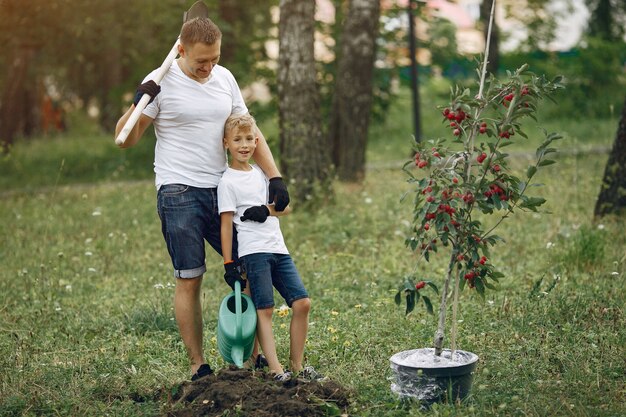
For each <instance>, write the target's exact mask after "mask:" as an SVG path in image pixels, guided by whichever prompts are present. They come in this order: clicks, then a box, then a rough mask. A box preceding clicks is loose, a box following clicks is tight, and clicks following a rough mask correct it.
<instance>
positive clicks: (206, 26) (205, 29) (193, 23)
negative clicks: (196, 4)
mask: <svg viewBox="0 0 626 417" xmlns="http://www.w3.org/2000/svg"><path fill="white" fill-rule="evenodd" d="M221 39H222V32H221V31H220V28H218V27H217V25H216V24H215V23H213V21H212V20H211V19H209V18H208V17H195V18H193V19H191V20H188V21H187V22H185V23H184V24H183V27H182V29H181V30H180V43H182V44H183V45H186V46H191V45H194V44H196V43H198V42H202V43H205V44H207V45H214V44H215V42H217V41H219V40H221Z"/></svg>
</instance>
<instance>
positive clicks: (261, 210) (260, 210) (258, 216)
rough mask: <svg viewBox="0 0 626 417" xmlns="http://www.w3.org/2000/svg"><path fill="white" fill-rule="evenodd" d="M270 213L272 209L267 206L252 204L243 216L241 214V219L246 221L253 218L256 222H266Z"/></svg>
mask: <svg viewBox="0 0 626 417" xmlns="http://www.w3.org/2000/svg"><path fill="white" fill-rule="evenodd" d="M283 210H284V208H283ZM269 215H270V209H268V208H267V206H265V205H263V206H252V207H250V208H248V209H246V211H244V212H243V216H241V221H242V222H245V221H246V220H252V221H255V222H259V223H263V222H265V220H267V216H269Z"/></svg>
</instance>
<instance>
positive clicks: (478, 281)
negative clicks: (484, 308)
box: [474, 277, 485, 299]
mask: <svg viewBox="0 0 626 417" xmlns="http://www.w3.org/2000/svg"><path fill="white" fill-rule="evenodd" d="M474 285H475V286H476V292H478V294H479V295H480V296H481V297H482V298H483V299H484V298H485V284H484V283H483V280H482V278H480V277H476V278H474Z"/></svg>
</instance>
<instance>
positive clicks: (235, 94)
mask: <svg viewBox="0 0 626 417" xmlns="http://www.w3.org/2000/svg"><path fill="white" fill-rule="evenodd" d="M156 72H157V70H155V71H153V72H152V73H150V74H149V75H148V76H147V77H146V78H145V79H144V82H146V81H148V80H151V79H153V78H154V76H155V74H156ZM247 112H248V108H247V107H246V104H245V102H244V100H243V97H242V95H241V90H239V86H238V85H237V81H236V80H235V77H233V75H232V73H231V72H230V71H229V70H227V69H226V68H224V67H222V66H219V65H216V66H215V67H214V68H213V70H212V71H211V76H210V78H209V79H208V80H207V82H205V83H204V84H202V83H199V82H197V81H195V80H193V79H191V78H189V77H188V76H187V75H185V73H184V72H183V71H182V70H181V69H180V67H179V66H178V62H177V61H174V62H173V63H172V66H171V67H170V69H169V71H168V72H167V74H165V77H164V78H163V80H162V81H161V92H160V93H159V94H158V95H157V96H156V98H155V99H154V101H153V102H152V103H150V104H149V105H148V106H147V107H146V109H145V110H144V111H143V114H145V115H146V116H149V117H150V118H152V119H154V121H153V124H154V130H155V133H156V137H157V141H156V146H155V149H154V173H155V183H156V187H157V189H158V188H160V187H161V185H164V184H185V185H191V186H194V187H201V188H211V187H217V184H218V183H219V180H220V177H221V176H222V173H223V172H224V171H225V170H226V168H227V167H228V165H227V160H226V151H225V150H224V145H223V138H224V123H225V122H226V119H227V118H228V116H230V115H231V114H243V113H247Z"/></svg>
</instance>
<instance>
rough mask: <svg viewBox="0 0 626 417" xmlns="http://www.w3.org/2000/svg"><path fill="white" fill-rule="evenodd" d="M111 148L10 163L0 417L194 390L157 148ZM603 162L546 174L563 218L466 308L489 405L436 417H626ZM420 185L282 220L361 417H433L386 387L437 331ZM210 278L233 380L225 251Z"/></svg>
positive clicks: (614, 244) (376, 154)
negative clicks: (395, 363) (419, 227)
mask: <svg viewBox="0 0 626 417" xmlns="http://www.w3.org/2000/svg"><path fill="white" fill-rule="evenodd" d="M394 112H395V113H393V114H392V115H391V116H390V120H389V122H388V126H397V130H395V131H393V132H387V134H385V135H384V136H383V135H382V132H383V131H385V129H384V128H381V127H375V128H374V130H376V129H381V130H379V132H380V133H381V134H380V135H373V136H372V142H371V145H370V149H369V151H368V155H369V156H370V160H374V161H376V160H378V161H383V162H384V161H390V160H391V161H395V160H398V159H403V158H405V157H406V155H408V153H409V147H410V143H409V142H410V140H409V142H407V140H406V138H405V137H403V136H407V135H405V134H404V132H402V129H401V128H400V127H399V126H401V125H402V123H405V121H404V119H403V115H404V114H406V112H404V113H403V112H402V111H400V109H396V110H394ZM435 120H436V121H437V123H438V120H439V119H435ZM435 124H436V123H435ZM550 124H551V126H550V128H552V129H554V130H561V131H563V132H564V134H565V135H566V139H565V140H564V141H563V142H562V143H561V144H560V145H559V146H560V147H561V148H564V149H579V148H581V147H587V146H588V147H590V148H591V147H594V146H596V145H602V146H606V145H608V144H610V143H611V141H612V139H613V136H614V130H615V128H616V126H617V124H616V123H615V122H613V121H595V120H591V121H587V122H586V123H583V122H578V121H576V122H574V121H568V120H553V121H550ZM409 125H410V121H409ZM408 137H409V138H410V134H409V135H408ZM383 138H384V141H383ZM112 142H113V141H112V138H110V137H108V136H104V135H97V134H96V135H93V134H92V135H88V136H85V137H79V136H73V137H72V136H68V137H59V138H55V139H53V140H50V139H47V140H38V141H32V142H29V143H26V144H24V145H18V146H16V148H15V153H14V154H11V155H10V156H9V158H7V159H5V160H3V161H2V163H1V164H0V170H1V172H2V176H1V177H0V178H2V180H1V181H2V186H3V190H5V191H3V195H2V204H0V236H2V240H1V241H0V259H1V260H2V268H1V269H0V415H9V416H12V415H15V416H21V415H26V416H34V415H62V416H77V415H81V416H82V415H89V416H100V415H118V416H141V415H145V416H152V415H158V413H159V410H160V409H161V407H162V406H163V403H164V402H165V401H167V398H168V392H170V390H171V389H172V387H174V386H175V385H177V384H179V383H180V382H181V381H182V380H184V379H186V378H188V377H189V375H188V364H187V360H186V355H185V352H184V348H183V345H182V342H181V340H180V337H179V335H178V331H177V328H176V325H175V323H174V320H173V311H172V297H173V286H172V285H173V283H174V280H173V278H171V267H170V263H169V258H168V255H167V252H166V250H165V247H164V244H163V241H162V237H161V233H160V224H159V220H158V216H157V214H156V209H155V190H154V186H153V184H152V179H151V177H152V175H151V159H150V158H148V157H149V153H150V152H151V148H150V141H149V140H146V141H145V145H142V146H145V147H146V148H145V149H131V150H126V151H119V150H117V149H115V147H114V146H113V144H112ZM122 155H123V156H122ZM376 158H379V159H376ZM63 159H64V160H65V162H64V163H63V164H61V160H63ZM605 162H606V154H601V153H600V154H587V155H563V156H561V157H560V158H559V164H557V165H554V166H550V167H547V168H548V169H547V170H546V171H544V172H543V173H540V174H539V180H540V181H542V182H543V183H544V184H545V186H544V187H542V188H539V189H537V192H538V193H540V194H541V195H544V196H546V198H548V203H547V207H546V209H547V210H549V211H550V212H551V213H552V214H546V213H540V214H533V213H524V214H522V215H520V216H516V217H513V218H511V219H509V220H508V221H507V222H505V223H504V226H503V228H502V230H501V231H500V233H499V234H500V235H502V236H504V237H506V242H505V243H504V244H501V245H499V246H497V247H496V250H494V251H493V253H492V261H493V262H494V264H495V265H497V266H498V267H499V268H500V269H501V270H502V271H503V272H504V273H505V274H506V278H504V279H503V280H502V283H501V285H500V289H499V291H497V292H489V293H488V294H487V297H486V299H485V301H482V300H481V299H480V298H479V297H477V296H476V294H475V293H473V292H471V291H469V290H466V292H465V293H464V294H463V295H462V298H463V300H462V301H463V303H462V306H461V311H460V317H459V321H460V322H459V328H460V329H459V330H460V335H459V340H458V343H459V346H460V347H461V348H462V349H465V350H470V351H473V352H475V353H477V354H478V355H479V356H480V363H479V366H478V370H477V373H476V375H475V379H474V387H473V392H472V396H471V397H470V399H469V401H468V403H467V404H465V405H463V406H461V407H458V408H457V407H454V406H448V405H438V406H435V408H434V409H433V410H432V411H431V412H430V413H429V415H440V416H451V415H463V416H502V415H511V416H546V415H564V416H591V415H593V416H620V415H624V414H626V405H625V404H626V383H625V379H624V375H625V373H626V361H625V359H624V358H625V357H626V348H625V346H626V330H625V328H626V327H625V324H626V320H625V317H624V314H625V312H624V305H626V293H625V291H624V284H625V282H624V276H625V274H626V270H625V269H626V268H625V267H624V265H625V263H626V253H625V250H624V248H626V236H625V235H624V233H623V230H624V227H625V226H626V224H625V223H626V222H625V221H624V219H608V218H607V219H604V220H603V221H602V222H601V223H600V224H595V223H593V222H592V212H593V205H594V203H595V199H596V197H597V194H598V191H599V187H600V181H601V178H602V173H603V170H604V164H605ZM524 165H525V162H524V160H523V158H521V159H519V163H517V164H514V166H516V167H517V168H519V169H523V168H524ZM16 167H21V168H20V169H19V170H18V169H17V168H16ZM121 167H124V168H121ZM116 172H118V174H117V175H114V173H116ZM129 173H132V175H131V174H129ZM129 178H130V179H134V180H139V181H125V180H126V179H129ZM57 183H58V185H55V184H57ZM407 189H408V184H407V183H406V182H405V176H404V174H403V173H402V172H401V171H400V170H399V169H386V168H378V169H377V168H373V169H371V170H370V171H368V174H367V177H366V179H365V181H364V183H363V184H360V185H354V184H336V198H335V199H334V201H333V202H332V203H330V204H328V205H327V206H324V207H321V208H320V210H319V211H318V212H317V213H315V214H314V215H312V214H311V213H306V212H302V211H298V210H297V208H296V210H295V212H294V213H293V214H292V215H291V216H288V217H286V218H284V219H283V220H281V222H282V229H283V232H284V234H285V238H286V240H287V244H288V246H289V247H290V250H291V253H292V255H293V257H294V259H295V261H296V264H297V265H298V268H299V270H300V272H301V274H302V276H303V278H304V280H305V284H306V286H307V288H308V290H309V292H310V294H311V297H312V300H313V310H312V314H311V327H310V334H309V338H308V343H307V351H306V354H307V358H308V361H309V362H310V363H311V364H313V365H315V366H316V367H317V368H319V369H320V370H321V371H322V372H324V373H325V374H327V375H328V376H330V377H331V378H333V379H334V380H336V381H338V382H339V383H341V384H343V385H345V386H347V387H350V388H352V389H353V390H354V392H355V394H354V405H353V409H352V410H351V411H350V413H351V415H358V416H372V417H373V416H405V415H422V414H428V413H424V412H421V411H419V410H418V409H417V408H410V407H409V408H407V407H404V406H403V405H401V404H400V403H399V402H398V401H397V399H396V398H395V397H394V395H392V393H391V390H390V381H389V379H388V378H389V377H390V376H391V371H390V369H389V357H390V356H391V355H392V354H393V353H395V352H398V351H401V350H407V349H413V348H417V347H424V346H430V344H431V340H432V336H433V332H434V328H435V320H434V318H433V317H431V316H428V315H427V314H426V313H425V312H424V311H422V310H421V309H418V310H417V311H416V312H415V313H413V314H412V315H411V316H409V317H407V318H405V317H404V314H403V313H404V312H403V309H402V308H400V307H397V306H396V305H395V304H394V302H393V295H394V293H395V291H396V287H397V285H398V284H399V282H400V279H401V277H402V276H403V275H405V274H408V273H411V272H412V271H413V270H414V268H415V264H414V262H415V259H416V257H415V255H414V254H412V253H411V252H410V251H409V250H408V249H406V248H405V246H404V237H405V236H406V234H407V232H408V228H409V222H410V220H411V216H412V213H411V207H410V205H409V203H408V202H404V203H400V197H401V195H402V194H403V193H404V192H405V191H407ZM7 191H8V192H7ZM444 263H445V259H444V258H443V257H435V258H434V259H433V260H432V261H431V263H430V264H420V265H419V269H418V271H419V273H420V274H423V276H424V277H425V278H432V279H435V280H439V279H440V278H441V277H442V275H443V273H444ZM208 267H209V270H208V272H207V274H206V275H205V282H204V286H203V299H204V305H203V308H204V317H205V329H206V333H205V349H206V351H207V353H208V356H209V357H210V361H211V365H212V366H213V367H217V368H220V367H222V366H224V363H223V361H222V360H221V359H220V358H219V355H218V354H217V344H216V340H215V328H216V316H217V310H218V307H219V305H218V304H219V301H220V300H221V299H222V297H223V296H224V295H225V294H226V292H227V291H226V290H227V288H226V287H225V285H224V284H223V281H222V278H221V275H222V271H221V263H220V262H219V258H218V257H217V255H215V254H214V253H212V252H208ZM279 305H280V303H279ZM287 329H288V319H286V318H279V317H276V319H275V330H276V337H277V343H278V348H279V356H280V357H281V358H282V360H283V361H285V360H286V358H287V355H288V352H287V347H288V343H287V331H288V330H287Z"/></svg>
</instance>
